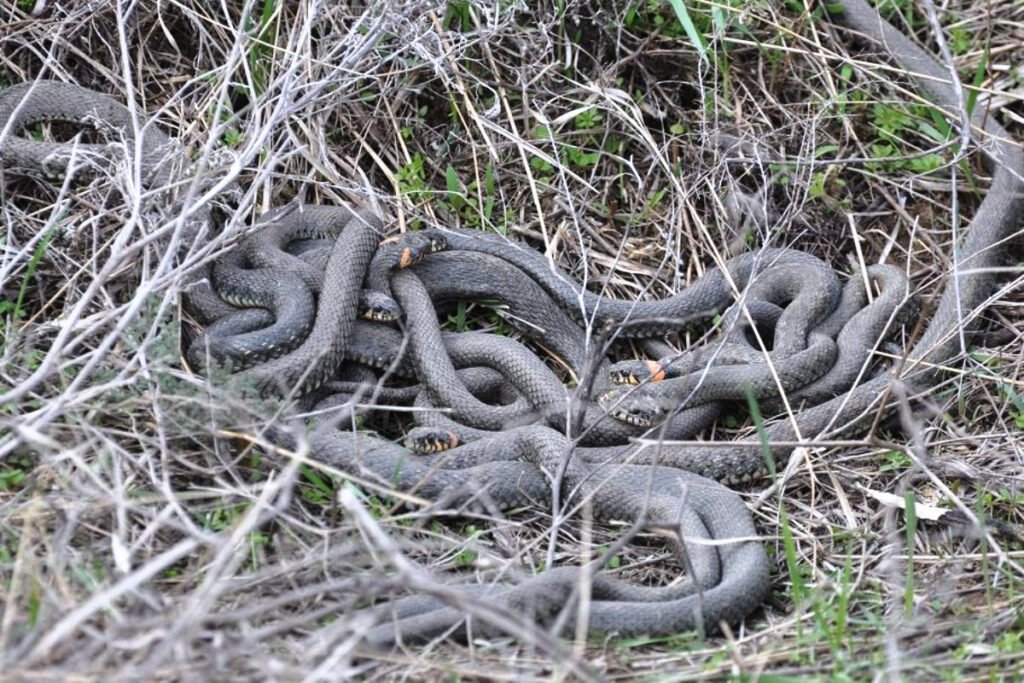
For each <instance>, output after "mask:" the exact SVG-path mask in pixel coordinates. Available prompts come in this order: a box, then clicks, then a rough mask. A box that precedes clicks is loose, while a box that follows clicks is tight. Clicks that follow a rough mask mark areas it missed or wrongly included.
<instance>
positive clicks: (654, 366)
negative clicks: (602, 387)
mask: <svg viewBox="0 0 1024 683" xmlns="http://www.w3.org/2000/svg"><path fill="white" fill-rule="evenodd" d="M608 376H609V377H610V378H611V380H612V382H613V383H615V384H629V385H633V386H636V385H638V384H643V383H644V382H660V381H661V380H663V379H665V368H664V367H663V366H662V365H661V363H658V362H657V361H653V360H625V361H621V362H619V363H615V364H614V365H612V367H611V369H610V370H609V371H608Z"/></svg>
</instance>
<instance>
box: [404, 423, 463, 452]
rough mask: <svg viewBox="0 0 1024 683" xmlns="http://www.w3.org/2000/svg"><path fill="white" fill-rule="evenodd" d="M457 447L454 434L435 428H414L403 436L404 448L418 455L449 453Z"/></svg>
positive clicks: (457, 441)
mask: <svg viewBox="0 0 1024 683" xmlns="http://www.w3.org/2000/svg"><path fill="white" fill-rule="evenodd" d="M458 445H459V437H458V435H457V434H455V432H450V431H448V430H447V429H440V428H437V427H416V428H415V429H412V430H410V431H409V433H408V434H406V435H405V447H406V448H408V449H409V450H410V451H412V452H413V453H416V454H418V455H431V454H434V453H443V452H444V451H450V450H451V449H453V448H455V447H456V446H458Z"/></svg>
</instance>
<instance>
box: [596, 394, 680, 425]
mask: <svg viewBox="0 0 1024 683" xmlns="http://www.w3.org/2000/svg"><path fill="white" fill-rule="evenodd" d="M597 403H598V405H599V406H601V409H602V410H604V411H605V412H606V413H608V414H609V415H610V416H611V417H613V418H614V419H616V420H618V421H619V422H625V423H626V424H628V425H633V426H635V427H653V426H654V425H656V424H657V423H659V422H661V421H662V420H664V419H665V414H666V411H665V408H664V407H663V406H662V405H661V403H660V402H659V401H658V400H656V399H655V398H654V397H653V396H649V395H647V394H646V393H645V392H643V391H642V390H637V389H636V388H634V387H630V386H622V387H619V388H617V389H612V390H611V391H608V392H605V393H604V394H601V396H600V397H598V399H597Z"/></svg>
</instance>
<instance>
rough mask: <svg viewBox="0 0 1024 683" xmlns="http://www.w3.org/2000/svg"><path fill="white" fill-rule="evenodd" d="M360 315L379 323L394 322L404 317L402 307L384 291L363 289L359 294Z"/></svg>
mask: <svg viewBox="0 0 1024 683" xmlns="http://www.w3.org/2000/svg"><path fill="white" fill-rule="evenodd" d="M359 317H361V318H363V319H364V320H371V321H373V322H377V323H393V322H395V321H397V320H398V319H399V318H401V317H402V309H401V307H400V306H399V305H398V302H396V301H395V300H394V299H392V298H391V297H390V296H388V295H387V294H384V293H383V292H375V291H370V290H363V291H362V292H361V293H360V295H359Z"/></svg>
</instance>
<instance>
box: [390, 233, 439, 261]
mask: <svg viewBox="0 0 1024 683" xmlns="http://www.w3.org/2000/svg"><path fill="white" fill-rule="evenodd" d="M384 245H388V246H389V247H390V248H394V249H396V250H397V252H398V254H397V257H396V258H395V261H394V266H393V267H395V268H408V267H409V266H413V265H416V264H417V263H419V262H420V261H422V260H423V259H424V258H426V257H427V256H429V255H430V254H436V253H437V252H439V251H444V250H445V249H447V248H448V240H446V239H445V238H444V235H442V234H441V232H440V231H439V230H421V231H419V232H407V233H405V234H403V235H397V236H395V237H389V238H388V239H386V240H384V241H383V242H381V246H384Z"/></svg>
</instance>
